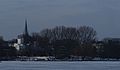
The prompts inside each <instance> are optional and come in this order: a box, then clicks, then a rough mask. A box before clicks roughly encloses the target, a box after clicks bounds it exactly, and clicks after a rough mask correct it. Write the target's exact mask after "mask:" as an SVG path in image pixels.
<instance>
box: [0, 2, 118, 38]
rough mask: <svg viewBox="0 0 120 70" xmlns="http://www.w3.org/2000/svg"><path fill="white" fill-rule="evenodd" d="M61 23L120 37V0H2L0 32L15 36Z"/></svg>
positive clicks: (0, 5) (104, 35) (7, 36)
mask: <svg viewBox="0 0 120 70" xmlns="http://www.w3.org/2000/svg"><path fill="white" fill-rule="evenodd" d="M25 18H27V19H28V24H29V25H28V26H29V31H30V32H39V31H40V30H42V29H44V28H51V27H54V26H58V25H65V26H75V27H78V26H81V25H88V26H92V27H93V28H94V29H95V30H96V31H97V33H98V37H99V38H104V37H120V30H119V29H120V0H0V35H2V36H4V37H5V39H12V38H15V37H17V35H18V34H21V33H22V32H23V30H24V20H25Z"/></svg>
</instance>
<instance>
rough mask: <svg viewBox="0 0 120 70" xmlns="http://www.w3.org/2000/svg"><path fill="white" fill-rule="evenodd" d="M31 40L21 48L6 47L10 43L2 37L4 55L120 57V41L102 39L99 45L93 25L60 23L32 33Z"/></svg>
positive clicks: (63, 57)
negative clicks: (78, 25)
mask: <svg viewBox="0 0 120 70" xmlns="http://www.w3.org/2000/svg"><path fill="white" fill-rule="evenodd" d="M29 41H30V42H29V44H30V45H29V46H26V47H24V48H22V49H21V50H20V51H17V50H15V48H14V47H11V48H5V46H9V45H7V43H6V42H5V41H4V40H3V39H2V38H1V39H0V48H1V47H2V48H1V49H0V56H1V57H3V56H10V57H11V56H15V57H16V56H28V57H29V56H54V57H55V58H56V59H69V58H71V57H72V56H80V57H81V59H82V60H86V59H88V60H92V59H93V58H95V57H99V58H117V59H119V58H120V57H119V55H120V54H119V53H120V52H119V50H120V48H119V47H120V44H119V42H118V43H116V42H115V43H113V42H110V43H109V42H108V43H105V42H101V44H102V46H100V47H99V48H98V47H97V46H98V45H97V44H99V43H98V40H97V32H96V31H95V30H94V29H93V28H92V27H89V26H80V27H65V26H57V27H55V28H51V29H44V30H42V31H40V32H34V33H32V34H31V35H30V40H29ZM3 44H4V46H3ZM3 47H4V48H3ZM8 50H9V51H8ZM113 50H114V53H113V52H112V51H113ZM4 52H5V53H4Z"/></svg>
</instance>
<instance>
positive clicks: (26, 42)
mask: <svg viewBox="0 0 120 70" xmlns="http://www.w3.org/2000/svg"><path fill="white" fill-rule="evenodd" d="M30 44H31V36H30V35H29V32H28V26H27V20H25V28H24V32H23V34H21V35H18V38H17V40H16V43H14V47H15V48H16V49H17V50H18V51H19V50H20V49H21V48H24V47H26V46H30Z"/></svg>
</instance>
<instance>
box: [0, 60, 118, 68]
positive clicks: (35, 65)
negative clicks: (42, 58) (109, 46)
mask: <svg viewBox="0 0 120 70" xmlns="http://www.w3.org/2000/svg"><path fill="white" fill-rule="evenodd" d="M0 70H120V62H117V61H116V62H112V61H108V62H106V61H100V62H99V61H98V62H97V61H93V62H92V61H86V62H84V61H83V62H67V61H65V62H64V61H62V62H57V61H56V62H20V61H17V62H14V61H13V62H11V61H10V62H1V63H0Z"/></svg>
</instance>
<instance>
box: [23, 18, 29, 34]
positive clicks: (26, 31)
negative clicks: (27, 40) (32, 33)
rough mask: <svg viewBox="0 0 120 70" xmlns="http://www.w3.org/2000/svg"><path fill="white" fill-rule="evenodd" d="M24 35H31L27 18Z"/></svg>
mask: <svg viewBox="0 0 120 70" xmlns="http://www.w3.org/2000/svg"><path fill="white" fill-rule="evenodd" d="M24 35H27V36H28V35H29V33H28V27H27V20H25V31H24Z"/></svg>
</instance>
